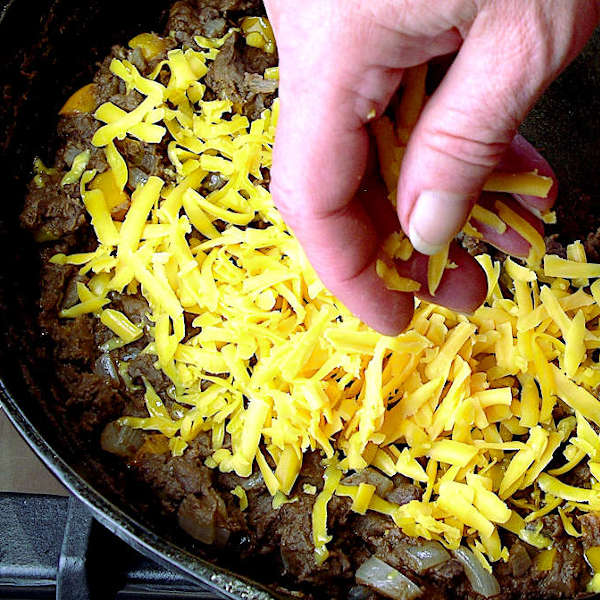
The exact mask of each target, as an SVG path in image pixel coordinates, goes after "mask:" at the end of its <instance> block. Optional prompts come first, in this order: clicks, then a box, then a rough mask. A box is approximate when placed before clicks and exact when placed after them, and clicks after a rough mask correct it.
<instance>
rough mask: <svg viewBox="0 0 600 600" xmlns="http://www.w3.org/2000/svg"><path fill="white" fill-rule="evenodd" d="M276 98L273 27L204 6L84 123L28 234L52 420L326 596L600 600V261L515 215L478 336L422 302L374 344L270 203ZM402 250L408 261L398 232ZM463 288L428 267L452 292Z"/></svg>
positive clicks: (48, 180) (225, 547) (258, 14)
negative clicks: (518, 251) (516, 238)
mask: <svg viewBox="0 0 600 600" xmlns="http://www.w3.org/2000/svg"><path fill="white" fill-rule="evenodd" d="M277 77H278V73H277V54H276V48H275V45H274V39H273V34H272V31H271V29H270V26H269V24H268V21H267V20H266V18H265V16H264V12H263V10H262V8H261V7H260V6H259V5H257V4H256V3H253V2H250V1H236V0H204V1H203V2H196V1H191V0H187V1H184V2H176V3H175V4H174V5H173V6H172V8H171V11H170V17H169V21H168V23H167V27H166V30H165V32H163V33H162V34H161V35H159V34H156V33H141V34H139V35H137V36H136V37H134V38H133V39H132V40H131V41H130V42H129V44H128V46H124V47H115V48H113V50H112V52H111V55H110V56H108V57H107V59H106V60H105V61H104V62H103V63H102V65H101V67H100V69H99V70H98V72H97V73H96V75H95V76H94V79H93V82H92V83H90V84H89V85H86V86H85V87H83V88H82V89H80V90H79V91H77V92H75V94H74V95H72V96H71V97H70V98H69V99H68V100H67V101H66V103H65V105H64V107H63V109H62V110H61V117H60V120H59V125H58V136H59V138H60V140H61V148H60V150H59V152H58V153H57V156H56V160H55V162H54V164H53V165H52V166H50V167H46V166H45V165H44V164H43V163H42V162H41V161H39V160H38V161H37V162H36V166H35V170H36V173H35V176H34V178H33V181H32V183H31V187H30V191H29V195H28V198H27V201H26V205H25V209H24V211H23V213H22V223H23V225H24V226H25V227H26V228H28V229H30V230H31V231H32V232H33V233H34V237H35V239H36V241H37V242H38V243H39V244H40V254H41V263H42V275H41V301H40V303H41V312H40V316H39V324H40V328H41V331H42V332H43V333H44V334H45V335H46V336H47V337H48V338H49V340H50V342H49V343H50V347H51V349H52V353H53V361H54V366H55V370H56V377H57V380H58V382H59V383H60V385H61V386H62V388H63V391H64V395H63V397H62V398H57V399H56V406H55V407H53V410H54V411H55V413H56V414H58V415H60V418H62V419H64V420H65V421H66V422H68V423H69V424H70V426H71V428H72V432H73V435H74V436H77V437H78V438H79V439H80V440H85V441H86V442H87V443H90V444H101V445H102V448H103V449H104V450H105V451H106V452H107V453H110V454H112V455H116V456H118V457H120V459H121V460H122V462H123V464H124V465H126V466H127V467H128V475H127V476H128V477H129V478H131V479H134V480H136V481H138V482H139V484H140V485H141V486H143V489H145V490H147V493H148V495H149V496H150V497H152V498H155V499H156V502H157V503H159V504H160V506H161V508H162V511H163V512H164V514H165V518H167V519H172V520H173V521H176V522H177V523H178V524H179V526H180V527H181V529H182V530H183V531H185V532H186V533H187V534H188V535H189V536H190V537H191V538H193V539H194V540H196V541H197V542H199V543H200V544H203V545H206V546H210V547H213V548H214V549H215V551H219V552H223V553H229V554H232V553H235V554H237V555H239V556H240V557H241V560H256V559H257V557H260V560H263V561H264V564H268V565H270V567H269V569H268V571H267V576H269V577H270V579H269V580H268V581H267V583H271V584H274V585H285V587H287V588H288V589H292V590H295V591H296V592H301V593H303V594H304V595H305V596H306V597H309V598H310V597H313V598H325V597H327V598H332V597H333V598H353V599H356V600H358V599H361V598H365V599H366V598H378V597H388V598H395V599H398V600H408V599H411V598H417V597H423V598H479V597H501V598H505V599H508V598H524V597H528V598H548V599H550V598H561V597H568V598H572V597H576V596H577V595H578V594H584V593H586V591H588V590H590V591H595V590H596V589H598V588H600V581H599V580H600V575H597V574H596V573H597V572H598V573H600V534H599V531H600V527H599V526H600V512H597V511H600V487H599V486H600V484H599V483H598V481H599V478H600V437H599V435H598V427H599V426H600V402H599V401H598V400H597V398H596V396H595V395H594V393H595V390H596V389H597V388H598V386H599V385H600V369H599V368H598V365H597V361H596V356H595V352H596V350H597V349H598V348H600V337H599V335H600V332H599V330H598V317H599V316H600V283H598V278H599V277H600V266H599V265H596V264H593V263H588V262H587V260H586V250H585V246H584V245H583V244H582V243H581V242H578V241H574V242H573V243H572V244H570V245H569V246H568V247H567V248H566V249H560V251H559V253H558V254H546V248H545V245H544V240H543V238H542V237H541V235H540V233H539V231H538V230H536V229H535V228H534V227H531V226H528V225H527V222H524V219H523V218H522V216H519V213H518V211H516V210H515V209H514V208H511V206H512V205H511V203H510V201H508V200H506V201H502V200H499V204H498V205H497V206H496V208H497V214H496V213H494V212H492V211H490V210H488V209H477V210H476V212H474V214H473V219H472V221H471V222H470V225H469V227H468V228H467V232H468V233H470V234H471V239H470V241H469V242H468V244H467V241H465V244H467V245H470V246H471V247H474V246H477V244H476V243H475V242H476V238H477V237H478V229H477V228H478V227H484V226H488V227H492V228H496V229H502V228H507V227H512V228H513V229H515V230H516V231H517V232H519V233H520V234H521V235H522V236H523V237H524V239H525V240H527V241H528V243H529V247H530V249H531V251H530V255H529V257H528V259H529V260H528V261H526V262H523V261H518V260H512V259H508V258H506V257H503V258H500V257H499V256H498V255H497V254H493V255H490V254H487V253H485V254H480V255H479V256H478V260H479V261H480V263H481V265H482V267H483V269H484V271H485V273H486V276H487V278H488V284H489V293H488V297H487V300H486V303H485V305H484V306H482V307H481V308H479V309H478V310H477V311H476V312H475V313H474V314H473V315H471V316H465V315H460V314H457V313H455V312H453V311H451V310H449V309H445V308H441V307H439V306H437V305H435V304H430V303H427V302H419V303H418V305H417V307H416V311H415V317H414V319H413V321H412V323H411V326H410V328H409V329H408V330H407V331H406V332H404V333H403V334H401V335H400V336H398V337H396V338H391V337H385V336H382V335H379V334H377V333H375V332H373V331H372V330H370V329H368V328H367V327H366V326H365V325H364V324H362V323H360V321H359V320H358V319H356V318H355V317H354V316H352V315H351V314H350V313H349V312H348V311H347V310H346V309H345V308H344V307H343V306H342V305H340V304H339V302H337V300H336V299H335V298H334V297H333V296H331V294H329V293H328V291H327V290H326V289H325V288H324V287H323V285H322V284H321V283H320V281H319V280H318V278H317V277H316V275H315V273H314V271H313V270H312V268H311V267H310V265H309V264H308V262H307V260H306V258H305V256H304V254H303V252H302V250H301V248H300V246H299V244H298V242H297V241H296V239H295V238H294V236H293V235H292V234H291V232H290V231H289V230H288V229H287V228H286V226H285V224H284V223H283V222H282V219H281V217H280V216H279V214H278V212H277V210H276V209H275V208H274V206H273V204H272V201H271V198H270V195H269V193H268V184H269V167H270V164H271V162H270V161H271V152H272V146H273V141H274V136H275V130H276V124H277V115H278V103H277V99H276V90H277ZM409 80H410V81H413V83H414V82H416V83H414V85H413V84H411V85H410V86H408V85H407V87H406V89H405V90H404V96H403V98H404V99H403V100H401V101H400V104H399V115H400V118H399V119H397V123H396V125H397V129H396V130H394V127H395V126H394V124H393V123H392V122H391V121H387V120H386V119H383V120H382V121H380V122H379V123H378V124H375V125H374V134H375V136H376V138H377V141H378V143H379V154H380V163H381V166H382V174H383V176H384V179H386V181H387V182H388V185H389V186H390V189H393V184H394V177H396V176H397V169H398V166H399V161H400V160H401V155H402V144H403V143H405V142H406V139H405V136H406V134H407V131H406V130H405V127H406V126H407V124H408V126H410V118H409V117H410V114H412V113H414V111H415V110H418V109H419V108H420V105H421V104H422V102H423V94H422V90H423V87H422V82H423V80H424V79H423V72H422V71H421V72H415V73H413V74H412V75H411V78H409ZM419 82H420V83H419ZM415 103H416V104H415ZM415 106H416V107H417V108H416V109H415ZM411 111H412V113H411ZM402 118H405V121H402ZM386 139H387V140H388V142H389V143H385V140H386ZM386 152H389V154H386ZM386 157H387V158H386ZM388 159H389V160H388ZM524 185H525V186H531V185H533V187H534V191H535V193H539V194H540V195H544V194H545V193H547V191H548V182H547V180H546V179H545V178H544V177H542V176H540V175H538V174H536V173H529V174H524V175H523V174H517V175H515V176H513V177H509V176H506V175H496V176H495V178H494V179H493V180H491V181H490V182H489V184H488V187H490V188H493V189H495V190H500V191H502V190H506V191H515V190H516V191H522V192H524V193H527V192H530V191H531V190H530V188H527V187H526V188H524V187H523V186H524ZM515 186H517V187H515ZM548 218H549V219H551V216H548ZM385 248H386V250H387V252H388V254H389V255H390V257H391V258H396V259H398V260H402V259H403V258H406V257H408V256H409V255H410V254H411V252H412V249H411V248H410V246H409V245H408V243H407V241H406V239H405V238H404V237H403V236H402V234H401V233H400V232H398V233H396V234H393V235H392V236H390V238H389V239H388V241H387V242H386V247H385ZM561 252H562V255H561ZM454 266H455V265H454V264H453V260H452V255H450V256H449V257H448V255H446V254H443V255H441V256H438V257H435V258H434V259H431V260H430V265H429V277H428V281H427V286H428V291H429V292H430V293H431V294H433V295H434V294H435V293H436V291H437V290H438V287H439V285H440V281H443V276H444V272H445V270H446V269H452V268H454ZM379 270H380V274H381V275H382V276H383V277H384V279H385V280H386V281H387V282H388V285H390V286H396V287H398V289H402V288H403V286H408V287H409V288H410V286H414V285H415V282H414V281H412V280H411V279H410V278H408V277H404V278H401V277H400V276H398V274H397V273H396V272H395V271H394V270H391V269H390V266H389V265H388V264H386V263H385V262H383V263H381V264H380V265H379ZM419 285H420V284H419ZM405 289H406V287H405ZM107 460H108V454H107Z"/></svg>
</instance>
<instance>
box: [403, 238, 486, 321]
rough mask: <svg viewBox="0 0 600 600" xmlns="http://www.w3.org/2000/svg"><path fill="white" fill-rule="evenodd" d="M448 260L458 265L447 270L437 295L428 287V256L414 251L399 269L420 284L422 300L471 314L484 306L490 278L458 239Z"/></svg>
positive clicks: (419, 294) (453, 244)
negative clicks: (488, 278) (430, 291)
mask: <svg viewBox="0 0 600 600" xmlns="http://www.w3.org/2000/svg"><path fill="white" fill-rule="evenodd" d="M448 261H449V262H451V263H454V264H455V265H456V268H453V269H446V270H445V271H444V275H443V276H442V280H441V282H440V285H439V287H438V289H437V290H436V293H435V296H432V295H431V294H429V292H428V291H427V290H428V287H427V267H428V262H429V257H428V256H426V255H424V254H421V253H419V252H415V253H414V254H413V256H412V257H411V258H410V260H408V261H399V260H397V261H396V263H395V264H396V269H397V270H398V272H399V273H400V275H401V276H403V277H409V278H410V279H414V280H415V281H418V282H419V283H420V284H421V290H420V291H419V292H418V293H417V294H416V296H417V297H419V298H420V299H421V300H426V301H427V302H433V303H434V304H440V305H442V306H446V307H447V308H450V309H452V310H456V311H458V312H463V313H472V312H474V311H475V310H476V309H477V308H478V307H479V306H481V305H482V304H483V302H484V300H485V298H486V295H487V280H486V277H485V273H484V271H483V269H482V268H481V267H480V266H479V264H478V263H477V261H476V260H475V259H474V258H473V257H472V256H471V255H470V254H469V253H468V252H467V251H466V250H464V249H463V248H461V247H460V246H459V245H458V244H457V243H456V242H452V244H451V246H450V252H449V254H448Z"/></svg>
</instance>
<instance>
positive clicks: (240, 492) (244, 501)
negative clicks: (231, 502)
mask: <svg viewBox="0 0 600 600" xmlns="http://www.w3.org/2000/svg"><path fill="white" fill-rule="evenodd" d="M231 493H232V494H233V495H234V496H236V497H237V498H239V501H240V510H241V511H244V510H246V509H247V508H248V496H247V495H246V490H245V489H244V488H243V487H242V486H241V485H236V486H235V488H234V489H233V490H231Z"/></svg>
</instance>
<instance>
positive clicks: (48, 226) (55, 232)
mask: <svg viewBox="0 0 600 600" xmlns="http://www.w3.org/2000/svg"><path fill="white" fill-rule="evenodd" d="M63 175H64V173H60V174H59V175H58V176H51V177H48V176H44V177H43V186H42V187H39V188H38V187H37V185H36V184H35V183H32V184H31V186H30V188H29V194H28V195H27V202H26V203H25V208H24V209H23V212H22V213H21V224H22V225H23V227H25V228H26V229H29V230H31V231H32V232H34V233H36V234H38V235H41V236H42V237H43V238H45V239H51V240H52V239H59V238H61V237H63V236H64V235H65V234H67V233H71V232H73V231H76V230H78V229H79V228H80V227H82V226H83V225H85V223H86V218H85V210H84V208H83V205H82V203H81V201H80V200H79V199H76V198H72V197H70V196H69V195H68V194H66V193H65V190H64V188H63V187H62V186H61V185H60V179H62V176H63Z"/></svg>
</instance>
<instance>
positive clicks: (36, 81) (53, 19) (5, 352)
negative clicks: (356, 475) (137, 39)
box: [0, 0, 600, 598]
mask: <svg viewBox="0 0 600 600" xmlns="http://www.w3.org/2000/svg"><path fill="white" fill-rule="evenodd" d="M0 10H1V12H0V17H1V19H2V20H1V21H0V32H1V33H2V35H1V36H0V71H1V72H2V76H1V78H0V81H1V82H2V86H3V96H4V102H3V103H2V104H1V105H0V130H1V131H2V133H3V135H2V137H1V138H0V152H1V153H2V163H1V164H2V166H3V172H4V177H3V178H2V179H3V188H2V189H3V193H4V197H5V202H4V206H3V210H2V211H1V213H0V249H1V250H2V251H3V252H2V254H1V255H0V256H1V257H2V260H0V306H1V307H2V311H1V317H0V322H1V327H2V329H1V333H2V336H3V343H2V344H1V348H0V377H1V378H2V381H3V382H4V385H5V388H4V390H3V393H4V402H5V403H6V406H7V410H8V412H9V414H10V416H11V417H12V418H13V419H14V420H16V421H17V424H18V425H19V426H20V428H21V429H22V431H24V432H25V435H26V436H27V437H28V439H29V441H30V443H32V444H33V445H34V447H35V449H36V450H37V451H38V452H39V453H41V454H42V455H43V457H44V459H45V460H46V462H48V463H49V464H50V465H51V467H52V468H53V470H54V471H55V472H56V473H57V474H58V476H59V477H60V478H61V479H62V480H63V481H64V482H65V483H66V484H67V486H68V487H70V488H71V489H72V490H73V491H75V493H77V494H78V495H79V496H80V497H82V498H83V499H84V500H85V501H86V503H88V504H89V505H91V506H92V507H93V508H94V510H95V511H96V514H97V515H98V516H99V517H100V520H102V522H104V523H105V524H107V525H109V527H110V528H111V529H112V530H115V531H117V532H118V534H119V535H120V536H122V537H124V538H125V539H126V540H127V541H129V542H131V543H133V544H135V545H137V546H138V547H141V549H142V550H143V551H144V552H146V553H150V554H152V553H156V552H158V553H159V555H160V556H161V557H162V558H161V559H162V560H163V561H165V562H170V563H172V564H175V565H178V566H179V567H180V568H182V569H183V570H185V571H186V572H188V573H191V574H192V575H193V576H195V577H197V578H199V579H204V580H205V579H209V578H216V580H213V584H216V585H218V586H219V587H220V588H221V589H223V590H226V593H227V594H228V595H231V596H232V597H241V594H242V593H244V594H247V596H245V597H252V598H268V597H273V596H272V595H271V596H269V595H267V594H266V593H265V592H264V591H261V590H260V589H259V588H258V587H257V586H254V585H246V584H245V583H242V582H240V580H238V579H237V578H236V577H235V576H231V575H230V574H228V573H227V572H222V571H217V570H215V568H214V567H213V566H211V565H208V564H207V563H205V562H204V561H202V560H201V559H198V558H195V557H194V556H192V555H191V554H189V552H188V551H191V552H195V553H197V552H199V549H198V548H195V547H193V546H192V545H191V544H189V542H187V540H186V539H185V538H183V536H182V537H178V536H177V535H176V534H174V533H173V532H172V531H169V530H167V528H166V527H163V526H161V521H160V520H158V521H155V522H152V526H151V527H150V519H149V516H148V515H149V514H150V513H146V512H145V511H144V510H139V508H140V506H142V507H143V503H142V504H140V502H139V500H140V499H139V498H137V497H136V495H135V492H136V490H131V489H129V488H128V487H127V482H126V479H125V478H124V477H123V476H122V473H121V472H120V471H119V470H118V469H112V468H111V467H110V465H109V464H107V461H106V459H104V460H102V461H101V460H99V457H98V456H96V455H95V451H94V449H91V448H88V449H86V450H85V451H83V452H82V451H81V449H80V448H78V446H77V444H76V443H75V441H74V440H72V439H71V438H70V436H69V432H68V431H65V430H64V429H63V427H62V424H61V423H60V422H56V421H53V419H52V415H48V414H46V413H44V411H43V410H40V403H41V404H42V405H43V404H44V398H45V397H51V396H52V395H53V394H54V393H56V392H55V390H54V389H53V383H52V373H51V372H50V370H49V368H48V365H47V364H45V362H44V360H43V352H41V351H40V349H41V348H43V345H44V340H40V339H39V338H38V336H37V335H36V334H35V333H34V332H35V326H34V319H35V314H36V310H37V309H36V303H37V298H38V295H39V293H38V277H37V273H38V270H39V266H38V257H37V256H38V255H37V251H36V248H35V246H34V244H33V243H32V242H31V240H30V239H29V237H28V236H27V235H26V234H25V233H24V232H22V231H21V230H20V229H19V226H18V218H17V217H18V214H19V212H20V210H21V208H22V199H23V198H24V195H25V186H26V184H27V182H28V180H29V178H30V176H31V164H32V160H33V157H34V156H35V155H40V156H41V157H42V158H43V159H49V158H51V156H52V154H53V150H54V149H53V148H52V144H51V143H47V142H46V140H52V139H53V137H54V136H53V131H54V130H55V126H56V113H57V110H58V109H59V107H60V105H61V104H62V102H63V101H64V98H65V97H67V96H68V95H69V94H70V92H72V91H74V90H75V89H77V88H78V87H80V86H81V85H83V84H84V83H86V82H87V81H88V80H89V78H90V74H91V70H92V69H93V65H94V63H95V61H96V60H98V59H99V58H101V57H103V56H104V55H106V54H107V53H108V49H109V47H110V45H111V44H112V43H116V42H123V41H124V40H127V39H128V38H129V37H130V36H131V34H133V33H134V32H139V31H142V30H145V29H148V28H155V29H156V28H158V27H159V21H160V19H158V18H157V15H160V14H161V13H162V12H163V11H164V3H162V2H150V3H148V2H142V1H140V0H132V1H131V2H127V3H123V2H121V3H118V2H116V1H114V0H110V1H105V2H102V1H101V0H96V1H92V2H86V3H85V4H83V3H80V2H76V1H75V0H55V1H54V2H52V1H51V0H34V1H30V2H25V1H24V0H13V1H12V2H8V3H6V2H5V3H3V4H0ZM117 20H118V22H119V25H118V26H115V22H116V21H117ZM599 50H600V36H599V35H596V36H595V38H594V40H593V41H592V43H591V44H590V46H589V47H588V49H587V50H586V52H585V53H584V55H583V56H582V57H580V58H579V59H578V61H577V62H576V63H575V64H574V65H573V66H572V67H571V68H570V69H569V70H568V71H567V72H566V73H565V74H564V75H563V76H562V77H561V78H560V80H559V81H558V82H556V83H555V84H554V85H553V86H552V88H551V90H550V91H549V92H548V93H547V95H546V96H545V97H544V98H543V99H542V100H541V101H540V103H539V104H538V106H537V107H536V109H535V110H534V111H533V113H532V115H531V116H530V117H529V119H528V121H527V123H526V124H525V125H524V127H523V132H524V133H525V135H526V136H527V137H528V138H529V139H530V141H532V142H533V143H534V144H535V145H537V146H538V147H539V148H540V149H541V150H542V151H543V153H544V154H545V156H546V157H547V158H548V159H549V160H550V162H551V164H552V165H553V166H554V167H555V169H556V171H557V174H558V176H559V180H560V181H561V183H562V192H561V198H560V208H559V219H560V222H561V227H562V229H563V230H565V231H567V232H568V234H567V235H566V236H565V237H566V238H570V239H576V238H578V237H582V236H585V235H586V234H587V233H589V232H590V231H592V230H595V229H596V228H597V227H598V226H600V211H599V210H596V211H594V210H592V211H590V209H589V206H590V204H591V202H590V198H598V197H600V174H599V173H598V168H597V165H598V164H600V145H599V144H598V139H599V137H600V120H599V119H598V114H600V53H599ZM42 140H43V141H42ZM48 162H51V161H49V160H48ZM582 214H585V215H586V217H585V219H584V218H582V217H581V215H582ZM67 465H68V466H67ZM86 482H88V483H89V484H92V486H93V488H92V487H91V486H90V485H89V484H88V483H86ZM115 488H117V489H120V490H121V493H119V494H118V495H116V494H115V492H114V489H115ZM117 507H119V508H117ZM121 509H123V510H124V511H126V513H127V514H128V515H131V516H133V517H134V519H136V520H137V521H138V522H139V523H141V524H139V523H136V521H134V520H132V519H131V518H130V517H127V516H126V515H125V514H124V513H123V512H121ZM221 562H222V564H226V562H227V561H226V560H225V559H224V560H223V561H221ZM251 569H252V565H241V566H240V565H239V564H238V565H236V571H244V572H246V573H249V572H250V570H251ZM254 575H255V576H256V573H254Z"/></svg>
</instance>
